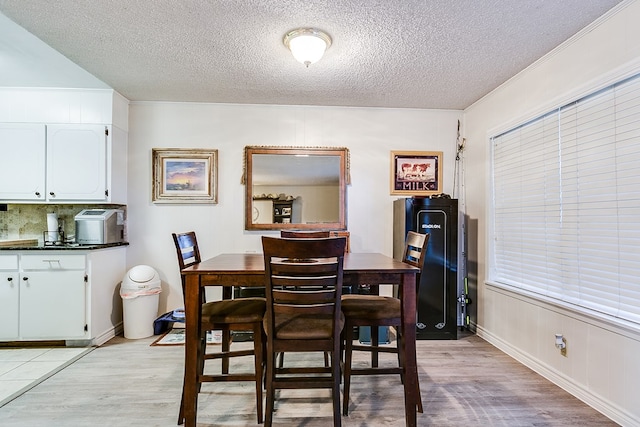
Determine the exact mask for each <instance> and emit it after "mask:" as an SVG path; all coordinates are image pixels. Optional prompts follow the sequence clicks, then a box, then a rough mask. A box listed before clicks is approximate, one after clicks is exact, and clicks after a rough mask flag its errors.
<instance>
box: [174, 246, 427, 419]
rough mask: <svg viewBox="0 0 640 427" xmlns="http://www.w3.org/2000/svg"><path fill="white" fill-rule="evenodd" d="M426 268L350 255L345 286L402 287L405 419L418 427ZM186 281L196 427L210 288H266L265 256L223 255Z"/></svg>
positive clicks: (187, 381) (188, 399)
mask: <svg viewBox="0 0 640 427" xmlns="http://www.w3.org/2000/svg"><path fill="white" fill-rule="evenodd" d="M419 271H420V270H419V269H418V268H416V267H413V266H411V265H408V264H405V263H403V262H400V261H397V260H395V259H393V258H390V257H388V256H386V255H383V254H379V253H348V254H345V257H344V276H343V284H344V286H357V285H359V284H364V283H366V284H370V285H372V286H376V285H382V284H392V285H398V286H401V287H402V292H401V295H402V298H401V306H402V323H403V326H404V331H405V334H404V339H402V340H400V344H401V345H404V353H405V357H406V361H405V366H404V401H405V419H406V425H407V426H409V427H414V426H416V420H417V414H416V409H417V400H418V399H419V393H418V385H417V380H418V371H417V361H416V329H415V324H416V274H417V273H418V272H419ZM182 275H183V276H184V278H185V279H186V280H185V291H184V292H185V318H186V319H185V320H186V344H185V370H184V396H183V398H184V410H185V426H186V427H195V426H196V416H197V404H198V396H197V394H198V391H197V390H198V387H197V379H198V360H197V357H198V346H199V342H200V330H199V325H200V322H199V319H200V316H201V308H202V305H201V301H202V300H201V298H202V294H203V293H204V289H205V287H206V286H223V287H225V290H229V292H223V296H226V297H229V295H230V290H231V289H232V288H233V287H234V286H245V287H264V281H265V278H264V259H263V256H262V255H261V254H255V253H252V254H221V255H218V256H215V257H213V258H210V259H207V260H204V261H202V262H200V263H198V264H195V265H193V266H191V267H187V268H185V269H184V270H182Z"/></svg>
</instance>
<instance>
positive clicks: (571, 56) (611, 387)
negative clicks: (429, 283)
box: [464, 1, 640, 425]
mask: <svg viewBox="0 0 640 427" xmlns="http://www.w3.org/2000/svg"><path fill="white" fill-rule="evenodd" d="M639 20H640V2H638V1H629V2H625V3H623V4H622V5H621V6H620V7H618V8H616V9H614V10H613V11H612V12H611V13H609V14H607V15H605V16H604V17H603V19H601V20H598V21H597V22H596V23H594V24H593V25H591V26H590V27H589V28H587V29H586V30H585V31H582V32H581V33H580V34H578V35H577V36H576V37H574V38H572V39H571V40H569V41H568V42H567V43H565V44H564V45H562V46H561V47H560V48H558V49H556V50H555V51H554V52H552V53H550V54H549V55H547V56H545V57H544V58H542V59H541V60H540V61H538V62H537V63H535V64H534V65H532V66H531V67H529V68H528V69H527V70H525V71H524V72H522V73H521V74H519V75H518V76H516V77H514V78H513V79H511V80H510V81H508V82H507V83H505V84H504V85H502V86H501V87H500V88H498V89H496V90H495V91H494V92H493V93H491V94H490V95H488V96H486V97H485V98H484V99H482V100H480V101H479V102H477V103H476V104H474V105H473V106H471V107H469V108H468V109H467V110H466V111H465V119H464V134H465V137H466V138H467V151H466V159H471V160H472V161H469V160H467V162H466V172H467V196H468V197H467V212H468V214H469V216H470V217H471V218H472V219H473V220H474V221H476V222H477V224H478V232H477V245H476V247H474V248H473V250H470V258H471V261H472V263H474V264H475V263H477V265H478V278H479V279H478V282H479V283H478V288H479V289H478V291H479V296H478V298H477V302H478V303H479V307H477V309H478V329H477V330H478V334H479V335H480V336H482V337H483V338H485V339H487V340H488V341H490V342H492V343H493V344H495V345H496V346H498V347H499V348H501V349H503V350H504V351H506V352H507V353H509V354H511V355H512V356H514V357H515V358H516V359H518V360H520V361H522V362H523V363H525V364H526V365H528V366H530V367H531V368H533V369H534V370H536V371H538V372H540V373H542V374H543V375H545V376H547V377H548V378H550V379H551V380H553V381H554V382H555V383H557V384H559V385H560V386H562V387H563V388H565V389H567V390H569V391H570V392H572V393H573V394H574V395H576V396H578V397H579V398H581V399H583V400H585V401H586V402H587V403H589V404H590V405H591V406H593V407H595V408H596V409H598V410H600V411H601V412H603V413H605V414H606V415H608V416H609V417H611V418H612V419H614V420H615V421H617V422H618V423H620V424H622V425H640V394H638V392H637V389H638V386H637V384H638V383H640V364H639V363H638V362H637V359H638V357H639V356H640V337H639V336H638V334H637V333H634V332H633V331H632V330H631V329H627V328H624V327H621V326H620V325H615V324H613V323H612V322H607V321H604V320H600V319H594V318H593V317H589V316H584V315H582V314H580V313H577V312H575V311H571V310H570V309H568V308H567V307H560V306H557V305H554V304H549V303H547V302H544V301H540V300H536V299H533V298H531V297H526V296H523V295H516V294H513V293H511V292H508V291H505V290H501V289H499V288H497V287H494V286H491V285H489V284H486V283H485V281H486V280H487V277H488V275H487V270H488V268H489V267H490V265H488V255H487V253H486V250H485V249H486V245H487V239H488V238H489V237H490V236H488V235H487V230H488V227H487V226H488V225H489V224H488V223H487V221H488V218H487V216H488V210H487V207H488V206H489V200H488V197H489V193H488V191H489V188H488V185H489V157H490V153H489V147H490V146H489V137H490V136H491V135H494V134H495V133H496V132H497V131H499V130H506V129H508V128H509V127H510V126H513V125H514V124H516V123H519V122H523V121H525V120H526V119H529V118H532V117H533V116H534V115H536V114H539V113H541V112H543V111H547V110H549V109H551V108H552V107H554V106H558V105H559V104H561V103H564V102H566V101H568V100H571V99H574V98H576V97H578V96H579V95H581V94H584V93H586V92H590V91H592V90H593V89H595V88H599V87H603V86H605V85H607V84H610V83H612V82H614V81H616V80H617V79H619V78H621V77H624V76H627V75H630V74H632V73H637V72H640V43H638V41H639V40H640V26H639V25H638V24H637V23H638V22H639ZM475 238H476V237H475V236H474V239H475ZM555 333H563V334H564V336H565V337H566V339H567V342H568V344H567V345H568V352H567V357H562V356H561V355H560V352H559V351H558V350H557V349H555V347H554V342H553V339H554V334H555Z"/></svg>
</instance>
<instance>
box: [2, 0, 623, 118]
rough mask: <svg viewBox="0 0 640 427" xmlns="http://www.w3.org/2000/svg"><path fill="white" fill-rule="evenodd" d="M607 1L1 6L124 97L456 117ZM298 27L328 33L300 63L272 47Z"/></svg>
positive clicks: (124, 1) (158, 1) (19, 1)
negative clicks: (309, 59) (320, 49)
mask: <svg viewBox="0 0 640 427" xmlns="http://www.w3.org/2000/svg"><path fill="white" fill-rule="evenodd" d="M618 3H620V0H357V1H356V0H305V1H303V0H147V1H144V0H99V1H77V0H58V1H49V0H0V12H2V13H3V14H4V15H6V16H7V17H8V18H10V19H11V20H12V21H14V22H15V23H17V24H19V25H20V26H22V27H24V28H25V29H26V30H28V31H29V32H31V33H32V34H34V35H36V36H37V37H38V38H40V39H41V40H42V41H44V42H45V43H47V44H48V45H49V46H51V47H53V48H54V49H56V50H57V51H58V52H60V53H62V54H63V55H65V56H66V57H67V58H69V59H70V60H71V61H73V62H74V63H76V64H78V65H79V66H80V67H82V68H84V69H85V70H87V71H88V72H89V73H91V74H93V75H94V76H95V77H97V78H98V79H100V80H102V81H103V82H105V83H106V84H108V85H109V86H111V87H113V88H114V89H115V90H117V91H118V92H120V93H121V94H122V95H124V96H125V97H126V98H128V99H130V100H132V101H196V102H216V103H250V104H284V105H331V106H364V107H406V108H438V109H463V108H465V107H468V106H469V105H471V104H472V103H473V102H475V101H477V100H478V99H480V98H481V97H482V96H484V95H486V94H487V93H489V92H490V91H491V90H493V89H494V88H496V87H497V86H499V85H500V84H502V83H503V82H505V81H506V80H508V79H509V78H511V77H512V76H514V75H515V74H517V73H518V72H519V71H521V70H522V69H524V68H526V67H527V66H528V65H530V64H532V63H533V62H535V61H536V60H537V59H539V58H540V57H542V56H543V55H544V54H546V53H547V52H549V51H551V50H552V49H553V48H555V47H556V46H558V45H559V44H561V43H562V42H564V41H565V40H567V39H568V38H569V37H571V36H572V35H574V34H575V33H577V32H578V31H580V30H581V29H582V28H584V27H585V26H587V25H588V24H589V23H591V22H593V21H594V20H596V19H597V18H598V17H600V16H601V15H603V14H604V13H605V12H607V11H608V10H609V9H611V8H612V7H614V6H615V5H616V4H618ZM306 26H313V27H317V28H320V29H322V30H324V31H326V32H327V33H329V34H330V35H331V37H332V38H333V45H332V46H331V47H330V49H329V50H328V51H327V53H326V54H325V56H324V58H323V59H321V60H320V62H318V63H316V64H313V65H311V66H310V67H309V68H305V67H304V66H303V65H302V64H300V63H298V62H296V61H295V60H294V59H293V57H292V56H291V54H290V52H289V51H288V50H287V49H286V47H285V46H284V45H283V43H282V37H283V36H284V34H285V33H286V32H287V31H288V30H291V29H293V28H297V27H306ZM5 47H6V46H5ZM2 48H3V45H2V42H1V41H0V53H2ZM5 50H7V49H5ZM10 50H11V54H12V55H14V56H20V55H21V54H24V53H23V52H22V51H21V50H20V49H19V48H18V47H16V46H12V49H10ZM30 60H33V58H30ZM43 66H44V67H46V65H45V64H43ZM43 69H45V70H46V68H43ZM9 83H10V82H9ZM2 84H3V85H5V86H6V85H7V82H2Z"/></svg>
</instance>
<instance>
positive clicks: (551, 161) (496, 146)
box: [491, 75, 640, 327]
mask: <svg viewBox="0 0 640 427" xmlns="http://www.w3.org/2000/svg"><path fill="white" fill-rule="evenodd" d="M491 142H492V150H493V163H492V166H493V222H494V226H493V227H494V229H493V239H492V241H493V243H492V245H493V248H492V255H493V266H492V270H491V280H492V281H493V282H496V283H498V284H502V285H505V286H508V287H513V288H517V289H523V290H526V291H530V292H534V293H537V294H541V295H544V296H546V297H549V298H552V299H555V300H558V301H562V302H564V303H566V304H572V305H575V306H579V307H581V308H583V309H586V310H592V311H596V312H599V313H604V314H606V315H609V316H612V317H614V318H618V319H622V320H626V321H631V322H634V323H636V324H637V325H638V326H639V327H640V75H639V76H635V77H632V78H629V79H627V80H624V81H622V82H620V83H618V84H615V85H613V86H611V87H608V88H605V89H603V90H600V91H598V92H596V93H593V94H591V95H589V96H587V97H584V98H582V99H579V100H578V101H575V102H573V103H571V104H568V105H565V106H562V107H560V108H558V109H557V110H554V111H552V112H549V113H548V114H546V115H544V116H541V117H538V118H536V119H534V120H532V121H529V122H527V123H524V124H522V125H521V126H518V127H517V128H515V129H512V130H510V131H508V132H505V133H503V134H500V135H497V136H495V137H493V138H491Z"/></svg>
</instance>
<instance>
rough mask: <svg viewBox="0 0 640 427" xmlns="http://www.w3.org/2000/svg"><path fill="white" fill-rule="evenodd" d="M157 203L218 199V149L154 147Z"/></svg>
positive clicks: (155, 196) (154, 199)
mask: <svg viewBox="0 0 640 427" xmlns="http://www.w3.org/2000/svg"><path fill="white" fill-rule="evenodd" d="M152 153H153V154H152V157H153V189H152V193H153V196H152V199H153V200H152V201H153V202H154V203H217V202H218V191H217V187H218V185H217V175H218V173H217V171H218V150H203V149H181V148H171V149H161V148H154V149H153V150H152Z"/></svg>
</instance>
